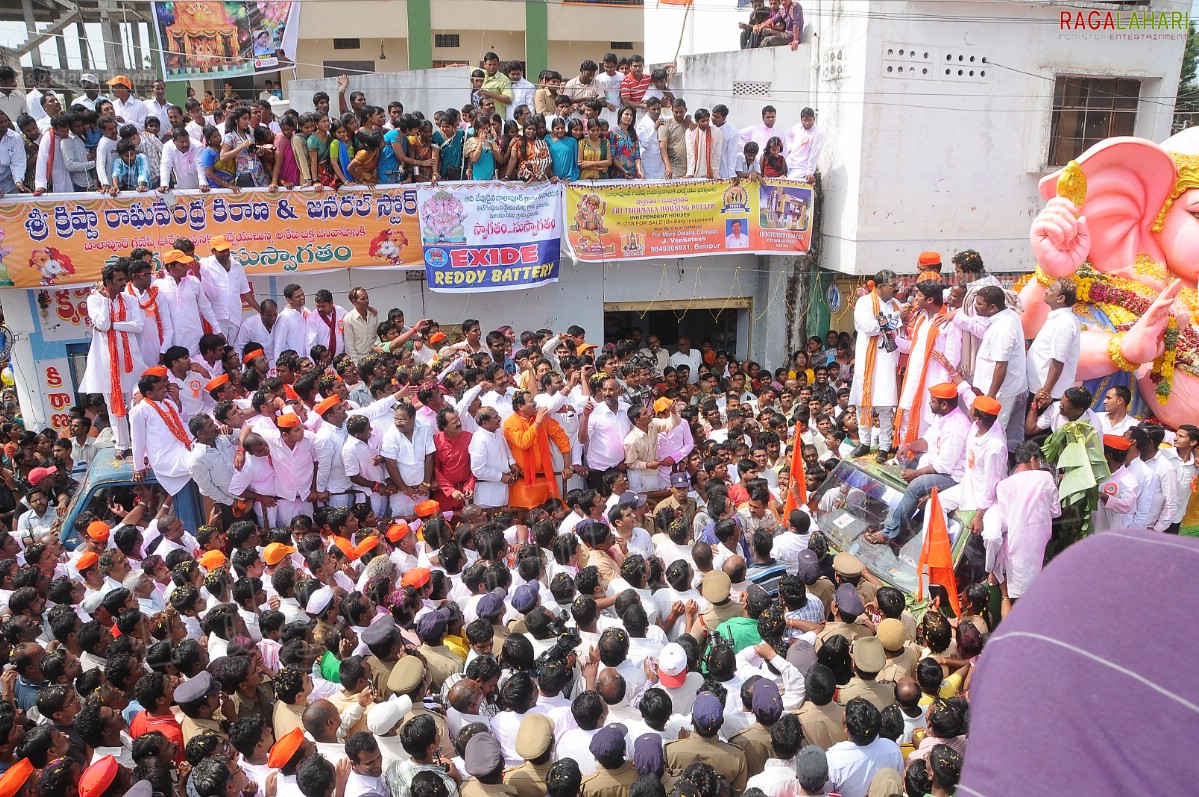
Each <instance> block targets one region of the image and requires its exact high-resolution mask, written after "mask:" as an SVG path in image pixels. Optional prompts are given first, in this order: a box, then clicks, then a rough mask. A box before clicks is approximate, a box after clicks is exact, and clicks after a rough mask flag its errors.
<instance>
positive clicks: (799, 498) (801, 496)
mask: <svg viewBox="0 0 1199 797" xmlns="http://www.w3.org/2000/svg"><path fill="white" fill-rule="evenodd" d="M802 428H803V427H802V425H801V424H800V423H799V422H798V421H796V423H795V440H794V441H792V443H791V486H790V487H789V488H788V490H787V500H786V501H785V502H784V503H783V522H784V523H786V522H787V518H788V517H789V516H790V515H791V510H792V509H799V507H800V506H803V505H805V504H807V503H808V480H807V479H806V478H804V472H803V441H802V440H801V439H800V437H799V433H800V432H801V431H802Z"/></svg>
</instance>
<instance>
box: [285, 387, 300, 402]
mask: <svg viewBox="0 0 1199 797" xmlns="http://www.w3.org/2000/svg"><path fill="white" fill-rule="evenodd" d="M283 396H284V397H285V398H286V399H287V400H288V401H299V400H300V394H299V393H297V392H296V389H295V388H294V387H292V386H291V385H284V386H283Z"/></svg>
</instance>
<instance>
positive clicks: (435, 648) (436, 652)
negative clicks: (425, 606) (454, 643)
mask: <svg viewBox="0 0 1199 797" xmlns="http://www.w3.org/2000/svg"><path fill="white" fill-rule="evenodd" d="M449 614H450V613H449V611H448V610H447V609H435V610H433V611H431V612H426V613H425V614H422V615H421V616H420V618H419V619H418V620H417V621H416V635H417V636H418V637H419V638H420V641H421V645H420V647H419V648H417V650H419V651H420V654H421V656H423V657H424V659H425V667H426V668H427V669H428V670H429V674H430V675H431V676H432V682H433V683H432V685H433V689H434V690H440V689H441V685H442V684H443V683H445V682H446V679H447V678H449V677H450V676H451V675H456V674H457V673H460V672H462V667H463V665H464V664H465V662H463V661H462V659H460V658H458V655H457V654H456V653H454V652H453V651H452V650H450V649H449V648H448V647H446V646H445V644H444V642H443V640H444V639H445V629H446V624H447V622H448V620H449Z"/></svg>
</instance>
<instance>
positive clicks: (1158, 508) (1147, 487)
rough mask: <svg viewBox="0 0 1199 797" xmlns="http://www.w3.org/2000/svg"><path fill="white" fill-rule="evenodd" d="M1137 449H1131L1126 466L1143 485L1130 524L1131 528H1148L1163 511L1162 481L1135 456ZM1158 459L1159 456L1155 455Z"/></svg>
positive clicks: (1146, 463)
mask: <svg viewBox="0 0 1199 797" xmlns="http://www.w3.org/2000/svg"><path fill="white" fill-rule="evenodd" d="M1135 454H1136V450H1135V448H1134V449H1130V450H1129V452H1128V457H1129V458H1128V460H1127V461H1126V462H1125V466H1126V467H1127V468H1128V470H1129V472H1130V473H1132V476H1133V478H1135V479H1136V480H1137V484H1139V485H1140V486H1141V493H1140V495H1138V496H1137V503H1136V506H1135V507H1133V510H1132V514H1131V516H1130V517H1129V526H1130V527H1131V528H1138V529H1147V528H1149V526H1150V525H1151V524H1153V523H1154V522H1155V521H1156V520H1157V519H1158V517H1159V516H1160V515H1161V512H1162V503H1163V498H1162V491H1161V482H1160V481H1159V480H1158V479H1157V475H1156V473H1155V472H1154V470H1153V468H1151V467H1150V466H1149V463H1148V462H1145V461H1144V460H1143V459H1141V458H1140V457H1137V456H1134V455H1135ZM1154 459H1157V457H1154Z"/></svg>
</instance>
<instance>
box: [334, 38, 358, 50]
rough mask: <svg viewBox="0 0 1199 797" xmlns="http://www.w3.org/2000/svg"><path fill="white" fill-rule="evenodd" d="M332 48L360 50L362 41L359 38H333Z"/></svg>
mask: <svg viewBox="0 0 1199 797" xmlns="http://www.w3.org/2000/svg"><path fill="white" fill-rule="evenodd" d="M333 49H334V50H361V49H362V41H361V40H360V39H334V40H333Z"/></svg>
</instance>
